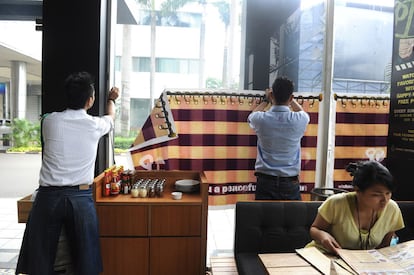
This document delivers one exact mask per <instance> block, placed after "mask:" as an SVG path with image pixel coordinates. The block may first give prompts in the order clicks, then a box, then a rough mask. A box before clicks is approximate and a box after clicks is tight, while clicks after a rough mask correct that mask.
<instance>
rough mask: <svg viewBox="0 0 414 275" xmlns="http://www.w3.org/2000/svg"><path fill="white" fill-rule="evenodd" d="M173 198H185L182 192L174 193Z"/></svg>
mask: <svg viewBox="0 0 414 275" xmlns="http://www.w3.org/2000/svg"><path fill="white" fill-rule="evenodd" d="M171 196H172V198H173V200H181V198H182V197H183V193H181V192H172V193H171Z"/></svg>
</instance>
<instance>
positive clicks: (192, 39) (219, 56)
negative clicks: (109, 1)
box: [111, 0, 241, 135]
mask: <svg viewBox="0 0 414 275" xmlns="http://www.w3.org/2000/svg"><path fill="white" fill-rule="evenodd" d="M117 2H118V3H120V2H121V4H119V5H118V7H117V12H114V13H113V14H116V20H115V21H116V26H114V29H113V33H112V35H111V37H113V39H114V40H113V45H114V46H113V51H114V52H115V53H114V56H116V57H117V58H115V62H114V65H115V68H114V69H113V71H114V74H113V77H114V80H113V83H114V84H115V85H116V86H118V87H120V88H121V98H120V101H121V104H119V108H122V106H125V105H123V104H122V100H123V97H129V98H125V102H127V103H126V104H129V106H130V110H131V111H130V118H129V119H130V121H131V124H130V125H131V127H133V126H132V117H135V116H138V115H139V116H141V117H147V116H148V115H149V111H150V110H151V109H152V104H153V102H154V99H155V98H158V97H159V96H160V95H161V93H162V91H163V90H164V89H166V88H175V87H180V88H190V89H198V88H205V87H206V83H207V79H218V80H222V79H223V78H225V79H227V80H228V81H226V82H225V83H222V82H219V83H221V85H222V87H218V88H226V87H225V86H224V85H231V87H235V88H237V86H236V85H238V83H239V79H240V76H239V73H240V47H241V46H240V37H241V26H240V19H239V17H240V16H241V15H240V14H241V2H240V1H223V3H224V5H226V6H227V7H229V9H221V8H220V6H218V5H217V4H216V1H202V2H204V3H203V4H200V3H199V2H200V1H176V4H177V5H176V6H175V7H176V8H175V9H174V10H172V11H170V12H166V10H165V8H164V6H163V4H164V3H166V2H167V1H166V0H160V1H155V4H156V5H155V7H154V10H153V13H151V10H150V9H148V7H147V5H144V4H140V3H143V2H145V1H129V0H120V1H117ZM232 11H233V12H232ZM231 12H232V14H234V20H231V22H229V21H226V20H225V19H226V18H229V16H230V13H231ZM152 15H153V16H154V20H153V21H152V20H151V16H152ZM151 22H153V26H151ZM229 40H231V42H232V43H230V45H229V43H228V41H229ZM120 60H129V61H130V63H131V65H130V66H131V68H130V71H128V72H126V71H123V70H126V68H123V67H122V66H121V63H120ZM224 60H227V62H226V63H228V64H227V65H226V67H227V68H228V70H224V72H223V64H224ZM229 64H230V65H229ZM228 87H229V86H228ZM125 89H128V91H123V90H125ZM134 100H143V102H144V101H145V100H146V102H147V103H148V105H149V107H148V108H146V111H147V115H143V114H141V113H140V114H137V113H136V110H138V109H133V108H132V102H133V101H134ZM119 111H120V112H122V110H119ZM116 123H118V124H119V123H120V122H119V121H117V122H116ZM125 125H127V124H125ZM115 129H117V131H118V132H119V133H118V134H122V135H127V133H124V132H125V131H128V130H127V129H121V127H115Z"/></svg>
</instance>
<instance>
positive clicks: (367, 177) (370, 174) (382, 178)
mask: <svg viewBox="0 0 414 275" xmlns="http://www.w3.org/2000/svg"><path fill="white" fill-rule="evenodd" d="M346 171H348V172H350V174H351V176H353V180H352V185H353V186H356V187H358V188H359V190H361V191H364V190H366V189H367V188H369V187H371V186H373V185H375V184H383V185H385V186H386V187H387V188H388V189H389V190H390V191H394V188H395V186H394V182H393V176H392V175H391V173H390V171H388V169H387V168H386V167H385V166H384V165H382V164H381V163H380V162H378V161H374V160H369V161H360V162H357V163H355V162H351V163H349V164H348V165H347V167H346Z"/></svg>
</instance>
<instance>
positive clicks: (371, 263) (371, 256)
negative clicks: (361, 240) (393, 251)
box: [339, 249, 408, 274]
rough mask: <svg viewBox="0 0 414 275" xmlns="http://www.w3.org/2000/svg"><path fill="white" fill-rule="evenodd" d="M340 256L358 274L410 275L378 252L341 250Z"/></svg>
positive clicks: (373, 250)
mask: <svg viewBox="0 0 414 275" xmlns="http://www.w3.org/2000/svg"><path fill="white" fill-rule="evenodd" d="M339 256H340V257H341V258H342V259H343V260H344V261H345V262H346V263H347V264H348V265H350V266H351V267H352V268H353V269H354V270H355V271H356V272H357V273H358V274H365V273H367V274H408V273H407V272H406V271H405V270H404V269H403V268H402V267H400V266H399V265H398V264H396V263H394V262H392V261H391V260H389V259H388V258H386V257H385V256H384V255H382V254H381V253H380V252H379V251H378V250H375V249H372V250H347V249H340V250H339Z"/></svg>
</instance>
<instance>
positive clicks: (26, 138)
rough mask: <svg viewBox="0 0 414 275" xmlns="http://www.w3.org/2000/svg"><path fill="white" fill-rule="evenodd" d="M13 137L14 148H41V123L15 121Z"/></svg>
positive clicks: (22, 120) (17, 119)
mask: <svg viewBox="0 0 414 275" xmlns="http://www.w3.org/2000/svg"><path fill="white" fill-rule="evenodd" d="M12 137H13V146H14V147H30V146H34V147H37V146H40V123H32V122H30V121H28V120H26V119H19V118H15V119H13V123H12Z"/></svg>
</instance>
